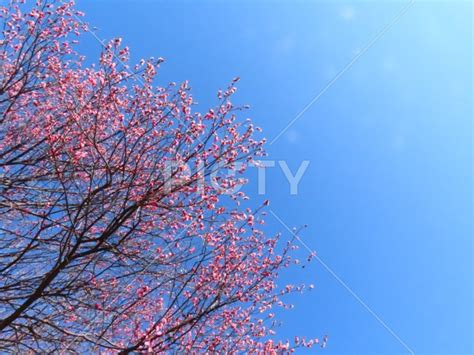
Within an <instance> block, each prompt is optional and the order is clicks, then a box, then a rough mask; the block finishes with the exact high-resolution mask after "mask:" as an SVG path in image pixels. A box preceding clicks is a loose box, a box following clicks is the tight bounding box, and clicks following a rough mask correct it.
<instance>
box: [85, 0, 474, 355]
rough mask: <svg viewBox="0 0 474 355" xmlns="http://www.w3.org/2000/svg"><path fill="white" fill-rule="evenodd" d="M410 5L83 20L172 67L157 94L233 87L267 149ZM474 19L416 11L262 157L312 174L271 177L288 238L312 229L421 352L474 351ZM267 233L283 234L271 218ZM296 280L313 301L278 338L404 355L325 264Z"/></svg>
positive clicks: (128, 7)
mask: <svg viewBox="0 0 474 355" xmlns="http://www.w3.org/2000/svg"><path fill="white" fill-rule="evenodd" d="M407 3H408V2H406V1H405V2H402V1H394V2H385V1H364V2H349V1H348V2H340V1H333V2H329V1H304V2H303V1H290V0H286V1H276V0H275V1H243V2H237V1H230V2H223V1H222V2H219V1H199V2H192V1H173V2H171V1H170V2H165V1H151V0H148V1H146V0H133V1H132V0H129V1H124V0H121V1H112V0H99V1H91V0H79V1H78V7H79V8H80V9H81V10H83V11H85V12H86V14H87V17H86V18H87V20H88V21H89V22H90V23H91V24H92V25H93V26H96V27H98V31H97V34H98V35H99V36H100V37H101V38H104V39H110V38H112V37H114V36H120V37H122V38H123V41H124V43H125V44H126V45H128V46H129V47H130V48H131V50H132V54H133V58H134V59H138V58H141V57H149V56H154V57H159V56H162V57H164V58H166V63H165V64H163V65H162V68H161V72H160V79H159V81H160V83H162V84H165V83H167V82H169V81H176V82H179V81H182V80H186V79H187V80H189V81H190V84H191V86H192V87H193V92H194V96H195V98H196V99H197V100H198V101H199V102H200V103H201V105H202V107H207V106H212V105H214V104H215V101H214V98H215V93H216V91H217V89H219V88H222V87H224V86H225V85H226V84H227V83H228V82H229V81H230V80H231V79H232V78H233V77H235V76H240V77H241V78H242V79H241V82H240V83H239V85H238V89H239V91H238V94H237V101H238V102H240V103H242V104H244V103H248V104H250V105H251V106H252V109H251V110H250V111H248V112H247V113H248V115H249V116H250V117H251V118H252V119H253V120H254V121H255V122H256V123H257V124H258V125H259V126H261V127H262V128H263V129H264V133H265V136H266V137H268V139H269V140H272V138H274V137H275V136H277V135H278V134H279V133H280V132H281V130H282V129H283V128H284V127H285V126H286V125H287V124H288V123H289V122H290V121H291V120H292V119H293V118H294V117H295V116H296V115H297V114H298V113H299V112H301V110H302V109H303V108H304V107H305V106H306V105H307V104H308V103H309V102H311V100H312V99H313V98H314V97H316V96H317V95H318V94H319V93H320V92H321V90H322V89H323V88H324V87H326V86H327V84H328V83H330V82H331V81H332V80H333V79H334V78H335V77H336V76H338V74H339V73H340V72H341V70H343V69H344V68H345V67H346V66H347V65H348V63H350V62H351V61H352V60H353V59H354V58H355V57H356V56H357V54H358V53H360V51H361V50H364V48H366V46H367V44H369V43H370V42H371V40H372V39H374V38H377V35H378V34H380V32H381V30H382V29H383V28H384V27H385V26H387V25H388V24H390V23H391V22H392V21H393V19H394V18H395V17H397V14H400V10H401V9H402V8H403V7H404V6H405V5H406V4H407ZM472 11H473V9H472V3H470V2H468V1H464V2H461V1H451V2H448V1H445V2H443V1H416V2H415V3H414V4H413V6H411V7H410V8H408V10H407V11H406V13H404V14H403V15H401V16H400V18H399V20H398V22H396V23H395V24H393V26H390V28H388V31H386V33H384V35H383V36H381V37H380V38H378V39H377V40H376V41H375V43H373V45H372V46H371V47H370V48H368V49H367V50H366V51H364V53H363V54H362V55H361V56H360V57H359V58H358V59H357V60H356V61H355V62H354V63H353V65H351V66H350V67H348V69H347V70H346V71H344V73H343V74H342V75H340V76H338V78H337V80H335V81H333V83H332V84H331V85H330V87H329V88H328V89H327V90H326V91H325V92H324V93H323V94H322V95H321V96H320V97H319V98H318V99H317V100H316V101H315V102H314V104H313V105H311V107H309V108H308V109H307V110H306V112H305V113H304V114H302V115H301V116H300V117H299V118H298V119H297V120H296V121H295V122H294V124H293V125H292V126H291V127H290V128H289V129H288V130H287V131H285V133H284V134H283V135H281V136H280V137H279V139H278V140H276V141H275V142H274V143H273V144H272V145H271V146H268V147H267V149H268V152H269V157H268V159H274V160H286V161H287V162H288V165H289V167H290V168H291V169H292V171H295V170H296V169H297V167H298V166H299V164H300V163H301V162H302V161H303V160H308V161H310V165H309V167H308V169H307V171H306V173H305V175H304V176H303V178H302V180H301V183H300V185H299V193H298V195H296V196H291V195H290V194H289V185H288V183H287V182H286V179H285V177H284V175H283V173H282V171H281V170H280V169H278V168H274V169H270V170H269V171H268V173H267V177H268V178H267V183H268V184H267V196H266V197H268V198H270V199H271V202H272V204H271V208H272V210H273V211H274V212H275V214H277V215H278V216H279V218H281V220H282V221H284V223H285V224H287V225H289V226H291V227H292V226H300V225H303V224H308V228H307V229H306V230H305V231H304V232H303V233H302V235H301V237H302V238H303V239H304V240H305V242H306V243H307V244H308V245H309V246H310V247H311V248H313V249H314V250H316V251H317V252H318V255H319V257H320V258H321V260H323V261H324V262H325V263H326V264H327V266H328V267H329V268H330V269H331V270H332V271H333V272H334V273H335V274H336V275H338V277H339V278H340V280H342V281H343V282H344V283H345V284H346V285H347V286H348V287H349V288H350V289H351V290H352V292H354V293H355V294H356V295H358V297H360V299H361V300H363V302H365V304H366V305H367V306H368V307H369V308H370V309H371V310H372V311H373V312H375V314H377V315H378V316H379V317H380V319H381V320H382V321H383V322H384V323H385V324H386V325H387V326H389V327H390V328H391V329H392V330H393V332H394V333H395V334H396V336H397V337H399V338H400V339H401V340H402V341H403V342H404V343H405V344H406V345H407V346H408V347H409V348H410V349H412V351H413V352H415V353H417V354H432V353H442V354H467V353H471V352H472V315H473V310H472V271H473V267H472V251H473V244H472V240H473V239H472V238H473V233H472V217H473V205H472V198H473V187H472V184H473V170H472V153H473V151H472V132H473V130H472V119H473V112H472V78H473V73H472V54H473V50H472V43H473V40H472ZM94 41H95V40H94V39H93V38H92V36H89V38H88V39H87V40H86V42H85V43H84V48H86V54H88V55H89V56H94V55H96V53H97V50H98V47H97V43H94ZM243 118H245V117H243ZM254 175H255V176H254V178H255V177H256V174H254ZM251 186H252V185H251ZM251 186H250V187H251ZM250 187H249V188H250ZM249 193H250V194H251V195H252V194H253V197H254V199H255V200H256V201H259V199H260V200H262V197H261V196H257V195H256V191H255V189H254V190H252V189H251V188H250V191H249ZM267 224H268V226H267V228H268V231H269V232H276V231H282V232H283V233H284V235H286V236H288V233H286V231H285V228H284V226H282V225H281V224H280V222H279V221H278V220H277V219H275V218H273V217H272V216H271V215H269V216H268V218H267ZM299 253H300V254H301V255H306V254H307V252H303V250H301V251H300V252H299ZM289 281H298V282H300V281H301V282H306V283H308V284H310V283H313V284H314V285H315V289H314V290H313V291H311V292H309V293H306V294H304V295H300V296H298V297H294V298H293V300H294V303H295V305H296V307H295V308H294V309H293V310H291V311H289V312H286V313H285V314H282V315H281V319H282V321H283V325H282V326H281V327H280V328H279V334H280V336H281V337H283V338H285V337H289V338H293V336H294V335H306V336H311V337H316V336H322V335H324V334H328V335H329V342H328V347H327V348H326V349H324V350H320V349H317V350H312V351H313V352H320V353H330V354H371V353H379V354H380V353H383V354H401V353H408V350H407V348H405V347H404V345H403V344H401V342H400V341H399V340H397V339H396V337H395V336H394V335H392V334H391V333H390V332H389V331H388V330H387V329H386V328H385V327H384V326H383V325H382V324H381V323H380V322H379V321H378V320H377V319H375V317H374V316H373V315H372V314H371V313H370V312H369V311H368V310H367V309H365V308H364V306H362V305H361V304H360V303H359V302H358V301H357V300H356V299H355V297H354V296H353V295H352V294H351V293H350V292H349V291H348V290H347V289H346V288H345V287H344V286H343V285H341V283H340V282H339V281H338V280H337V279H336V278H335V277H334V275H332V274H331V273H330V272H328V271H327V270H326V269H325V268H324V267H323V266H322V265H321V264H320V263H318V261H314V262H313V263H312V264H311V266H309V267H306V268H304V269H302V268H294V269H292V271H291V273H287V274H285V275H283V276H282V281H281V282H282V284H284V283H286V282H289Z"/></svg>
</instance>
